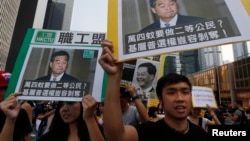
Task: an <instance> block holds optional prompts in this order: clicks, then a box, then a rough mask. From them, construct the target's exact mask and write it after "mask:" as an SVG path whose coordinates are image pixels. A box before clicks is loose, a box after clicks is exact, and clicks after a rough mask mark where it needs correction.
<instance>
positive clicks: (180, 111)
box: [99, 40, 208, 141]
mask: <svg viewBox="0 0 250 141" xmlns="http://www.w3.org/2000/svg"><path fill="white" fill-rule="evenodd" d="M102 47H103V51H102V55H101V57H100V59H99V63H100V65H101V66H102V68H103V69H104V70H105V71H106V73H107V82H106V83H107V87H106V90H107V91H106V97H105V109H104V116H103V117H104V122H105V124H104V133H105V137H106V138H107V140H108V141H138V140H140V141H153V140H192V141H198V140H199V141H200V140H208V134H207V133H206V131H204V130H203V129H201V128H200V127H199V126H197V125H195V124H193V123H191V122H190V121H189V120H188V119H187V116H188V114H189V112H190V110H191V108H192V98H191V89H192V86H191V83H190V81H189V80H188V78H187V77H185V76H183V75H179V74H169V75H166V76H163V77H161V78H160V79H159V80H158V82H157V86H156V93H157V96H158V99H159V101H160V102H161V103H162V106H163V108H164V114H165V117H164V118H163V119H162V120H159V121H157V122H151V121H148V122H145V123H142V124H139V125H136V126H131V125H123V123H122V111H121V109H120V108H119V105H120V101H119V95H117V93H119V89H120V82H121V78H122V67H123V63H121V62H119V63H118V62H117V60H116V58H115V56H114V55H113V44H112V42H111V41H109V40H104V41H103V42H102ZM108 111H112V112H108Z"/></svg>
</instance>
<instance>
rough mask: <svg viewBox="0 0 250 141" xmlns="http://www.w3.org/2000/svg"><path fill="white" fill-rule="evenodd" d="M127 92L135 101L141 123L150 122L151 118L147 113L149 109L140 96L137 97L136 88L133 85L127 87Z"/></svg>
mask: <svg viewBox="0 0 250 141" xmlns="http://www.w3.org/2000/svg"><path fill="white" fill-rule="evenodd" d="M126 90H127V91H128V92H129V94H130V96H131V97H132V99H133V100H134V103H135V106H136V109H137V111H138V113H139V116H140V120H141V122H145V121H149V116H148V112H147V108H146V107H145V106H144V104H143V103H142V101H141V99H140V98H139V96H137V92H136V88H135V86H133V85H128V86H126Z"/></svg>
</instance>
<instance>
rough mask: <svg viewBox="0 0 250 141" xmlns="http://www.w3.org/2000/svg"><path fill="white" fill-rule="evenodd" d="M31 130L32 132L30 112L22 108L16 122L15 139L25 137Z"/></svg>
mask: <svg viewBox="0 0 250 141" xmlns="http://www.w3.org/2000/svg"><path fill="white" fill-rule="evenodd" d="M30 132H32V126H31V124H30V121H29V117H28V114H27V112H26V111H25V110H24V109H21V110H20V112H19V115H18V117H17V120H16V124H15V129H14V136H13V137H14V140H20V139H23V138H24V137H25V136H26V135H28V134H29V133H30Z"/></svg>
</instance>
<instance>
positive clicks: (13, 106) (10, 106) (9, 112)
mask: <svg viewBox="0 0 250 141" xmlns="http://www.w3.org/2000/svg"><path fill="white" fill-rule="evenodd" d="M19 95H21V93H14V94H11V95H10V96H9V97H8V98H7V99H5V100H4V101H2V102H1V103H0V108H1V110H2V111H3V112H4V114H5V115H6V118H7V119H10V120H16V118H17V116H18V113H19V111H20V109H21V104H20V103H19V102H18V101H17V96H19Z"/></svg>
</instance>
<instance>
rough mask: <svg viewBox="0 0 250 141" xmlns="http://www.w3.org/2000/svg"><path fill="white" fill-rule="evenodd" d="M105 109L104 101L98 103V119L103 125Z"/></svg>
mask: <svg viewBox="0 0 250 141" xmlns="http://www.w3.org/2000/svg"><path fill="white" fill-rule="evenodd" d="M103 110H104V102H100V103H98V105H97V109H96V119H97V122H98V124H99V125H103Z"/></svg>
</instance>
